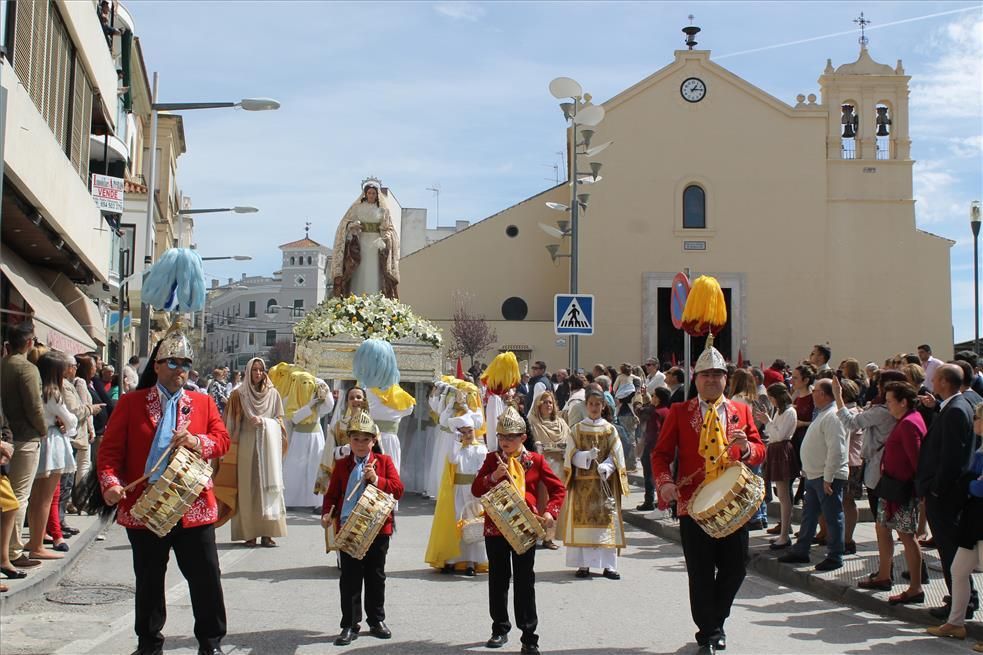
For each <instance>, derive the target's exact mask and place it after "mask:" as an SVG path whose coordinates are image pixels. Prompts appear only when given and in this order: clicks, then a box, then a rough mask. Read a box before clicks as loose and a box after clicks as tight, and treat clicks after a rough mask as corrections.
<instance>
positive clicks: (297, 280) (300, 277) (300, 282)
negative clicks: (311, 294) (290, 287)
mask: <svg viewBox="0 0 983 655" xmlns="http://www.w3.org/2000/svg"><path fill="white" fill-rule="evenodd" d="M294 283H296V285H297V286H298V287H302V286H304V276H303V275H297V276H295V277H294Z"/></svg>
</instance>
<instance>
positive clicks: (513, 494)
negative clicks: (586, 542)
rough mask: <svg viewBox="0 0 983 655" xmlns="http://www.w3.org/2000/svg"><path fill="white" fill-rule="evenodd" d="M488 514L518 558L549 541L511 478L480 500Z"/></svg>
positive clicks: (496, 486)
mask: <svg viewBox="0 0 983 655" xmlns="http://www.w3.org/2000/svg"><path fill="white" fill-rule="evenodd" d="M481 505H482V507H484V508H485V514H487V515H488V518H490V519H491V520H492V523H494V524H495V527H496V528H498V530H499V532H501V533H502V536H503V537H505V539H506V540H507V541H508V542H509V545H510V546H512V549H513V550H515V552H516V553H518V554H519V555H521V554H523V553H524V552H526V551H527V550H529V549H530V548H532V547H533V546H535V545H536V541H538V540H540V539H545V538H546V530H545V529H544V528H543V526H542V524H541V523H540V522H539V519H538V518H536V515H535V514H533V512H532V510H531V509H529V506H528V505H527V504H526V499H525V498H523V497H522V494H520V493H519V491H518V489H516V488H515V484H514V483H513V482H512V480H511V479H505V480H503V481H502V482H499V483H498V484H497V485H495V486H494V487H492V489H491V491H489V492H488V493H486V494H485V495H484V496H482V497H481Z"/></svg>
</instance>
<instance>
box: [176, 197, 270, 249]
mask: <svg viewBox="0 0 983 655" xmlns="http://www.w3.org/2000/svg"><path fill="white" fill-rule="evenodd" d="M258 211H259V210H258V209H256V208H255V207H215V208H209V209H197V208H191V209H179V210H178V211H177V239H175V241H176V244H175V245H176V246H177V247H179V248H180V247H181V236H182V235H183V234H184V217H185V216H195V215H197V214H220V213H225V212H232V213H233V214H255V213H256V212H258Z"/></svg>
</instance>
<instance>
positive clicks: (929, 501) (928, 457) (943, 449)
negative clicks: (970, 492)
mask: <svg viewBox="0 0 983 655" xmlns="http://www.w3.org/2000/svg"><path fill="white" fill-rule="evenodd" d="M962 381H963V372H962V369H960V368H959V367H958V366H955V365H953V364H945V365H943V366H940V367H939V368H938V369H936V371H935V380H934V389H935V393H936V394H938V397H939V398H940V399H941V402H939V403H936V401H935V398H934V397H933V396H932V395H931V394H926V395H923V396H919V400H920V401H921V403H922V405H924V406H925V407H929V408H937V409H936V413H935V414H934V415H933V416H932V422H931V425H930V426H929V428H928V433H927V434H926V435H925V440H924V441H923V442H922V447H921V451H920V454H919V461H918V475H917V478H916V482H917V489H918V494H919V495H920V496H922V497H923V498H925V514H926V516H927V517H928V524H929V526H930V527H931V528H932V536H933V537H934V538H935V543H936V545H937V546H938V549H939V557H940V559H941V560H942V571H943V573H944V575H945V584H946V587H948V588H949V591H950V594H951V592H952V577H951V575H950V568H951V567H952V561H953V559H954V558H955V556H956V548H957V547H958V544H957V539H958V534H959V514H960V511H961V510H962V507H963V505H964V504H965V500H966V498H965V496H966V491H965V488H960V485H959V479H960V477H962V475H963V474H964V473H966V471H968V470H969V465H970V460H971V458H972V456H973V451H974V450H975V446H976V437H975V435H974V433H973V410H972V408H971V406H970V404H969V401H967V400H966V398H964V397H963V395H962V394H961V393H960V387H961V386H962ZM969 607H970V609H969V610H967V613H968V614H969V616H970V617H972V614H971V612H973V611H975V609H976V608H977V607H979V599H978V597H977V595H976V591H975V590H973V592H972V600H971V601H970V605H969ZM931 612H932V614H933V616H936V617H941V618H946V617H948V616H949V608H948V607H947V606H946V607H941V608H935V609H933V610H931Z"/></svg>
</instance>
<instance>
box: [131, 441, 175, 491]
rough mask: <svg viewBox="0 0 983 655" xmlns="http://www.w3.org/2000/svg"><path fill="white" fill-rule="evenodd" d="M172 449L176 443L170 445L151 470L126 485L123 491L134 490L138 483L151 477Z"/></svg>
mask: <svg viewBox="0 0 983 655" xmlns="http://www.w3.org/2000/svg"><path fill="white" fill-rule="evenodd" d="M172 450H174V445H173V444H172V445H170V446H168V447H167V450H165V451H164V452H163V453H161V454H160V457H159V458H158V459H157V461H156V462H155V463H154V465H153V466H152V467H150V470H149V471H148V472H147V473H144V474H143V475H142V476H140V477H139V478H137V479H136V480H134V481H133V482H131V483H130V484H128V485H126V486H125V487H123V491H124V492H127V491H133V489H135V488H136V486H137V485H138V484H140V483H141V482H145V481H147V480H148V479H149V478H150V476H151V475H153V474H154V471H156V470H157V469H158V468H160V465H161V464H162V463H163V462H164V460H165V459H166V458H167V456H168V455H170V454H171V451H172Z"/></svg>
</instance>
